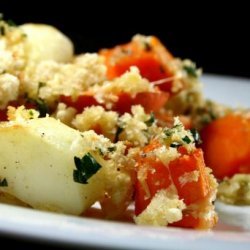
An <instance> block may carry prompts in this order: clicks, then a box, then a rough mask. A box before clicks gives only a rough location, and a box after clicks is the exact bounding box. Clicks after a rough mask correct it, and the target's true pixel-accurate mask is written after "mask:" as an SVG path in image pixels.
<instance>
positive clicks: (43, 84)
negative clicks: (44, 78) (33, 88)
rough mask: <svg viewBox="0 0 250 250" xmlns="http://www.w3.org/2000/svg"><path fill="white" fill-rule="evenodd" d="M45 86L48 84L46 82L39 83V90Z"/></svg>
mask: <svg viewBox="0 0 250 250" xmlns="http://www.w3.org/2000/svg"><path fill="white" fill-rule="evenodd" d="M44 86H46V83H45V82H39V83H38V89H40V88H42V87H44Z"/></svg>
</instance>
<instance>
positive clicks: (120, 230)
mask: <svg viewBox="0 0 250 250" xmlns="http://www.w3.org/2000/svg"><path fill="white" fill-rule="evenodd" d="M203 82H204V83H205V95H206V96H207V97H209V98H212V99H214V100H216V101H219V102H222V103H226V104H230V105H233V106H237V105H242V106H248V107H250V98H249V97H250V80H246V79H238V78H228V77H218V76H213V75H206V76H204V77H203ZM249 210H250V207H249ZM222 218H223V216H222ZM245 218H246V219H245V221H244V219H243V220H241V222H242V223H243V224H241V225H240V226H229V225H227V224H225V222H230V221H227V219H224V221H223V223H222V222H220V223H219V224H218V226H217V227H216V228H215V229H214V230H213V231H210V232H204V231H195V230H184V229H178V228H154V227H139V226H136V225H133V224H128V223H118V222H116V223H115V222H109V221H102V220H97V219H88V218H80V217H73V216H67V215H58V214H54V213H47V212H40V211H35V210H32V209H26V208H20V207H14V206H8V205H1V204H0V233H4V234H5V235H6V234H7V235H15V236H20V237H23V238H25V239H28V238H29V239H35V240H39V241H41V240H44V241H47V242H48V241H51V242H52V241H53V242H57V243H60V244H70V245H77V246H81V247H84V246H85V247H86V246H92V247H96V248H98V247H106V248H108V249H117V248H119V249H143V250H147V249H166V250H167V249H171V250H174V249H176V250H177V249H178V250H184V249H185V250H188V249H203V250H206V249H209V250H211V249H220V250H231V249H232V250H235V249H237V250H241V249H248V250H249V249H250V231H247V230H249V227H246V226H244V223H249V217H245ZM234 225H235V224H234ZM236 225H238V223H236ZM246 225H247V224H246Z"/></svg>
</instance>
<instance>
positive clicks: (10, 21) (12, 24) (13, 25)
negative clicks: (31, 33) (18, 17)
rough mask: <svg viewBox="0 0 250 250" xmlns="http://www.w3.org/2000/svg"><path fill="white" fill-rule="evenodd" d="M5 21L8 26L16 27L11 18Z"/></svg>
mask: <svg viewBox="0 0 250 250" xmlns="http://www.w3.org/2000/svg"><path fill="white" fill-rule="evenodd" d="M6 22H7V23H8V25H9V26H12V27H16V26H17V24H16V23H15V22H14V21H13V20H11V19H9V20H7V21H6Z"/></svg>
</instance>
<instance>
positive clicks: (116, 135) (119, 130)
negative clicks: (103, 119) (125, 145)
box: [115, 126, 124, 142]
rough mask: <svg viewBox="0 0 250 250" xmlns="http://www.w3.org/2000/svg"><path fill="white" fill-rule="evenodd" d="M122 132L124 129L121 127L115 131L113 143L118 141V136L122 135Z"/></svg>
mask: <svg viewBox="0 0 250 250" xmlns="http://www.w3.org/2000/svg"><path fill="white" fill-rule="evenodd" d="M123 130H124V128H122V127H119V126H118V127H117V131H116V134H115V142H116V141H118V140H119V135H120V134H121V133H122V131H123Z"/></svg>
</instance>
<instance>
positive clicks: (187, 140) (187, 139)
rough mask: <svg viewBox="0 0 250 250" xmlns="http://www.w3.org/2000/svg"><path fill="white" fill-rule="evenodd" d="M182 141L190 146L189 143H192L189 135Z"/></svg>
mask: <svg viewBox="0 0 250 250" xmlns="http://www.w3.org/2000/svg"><path fill="white" fill-rule="evenodd" d="M182 140H183V141H184V142H186V143H187V144H189V143H191V142H192V140H191V139H190V138H189V137H188V136H187V135H186V136H185V137H183V138H182Z"/></svg>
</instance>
